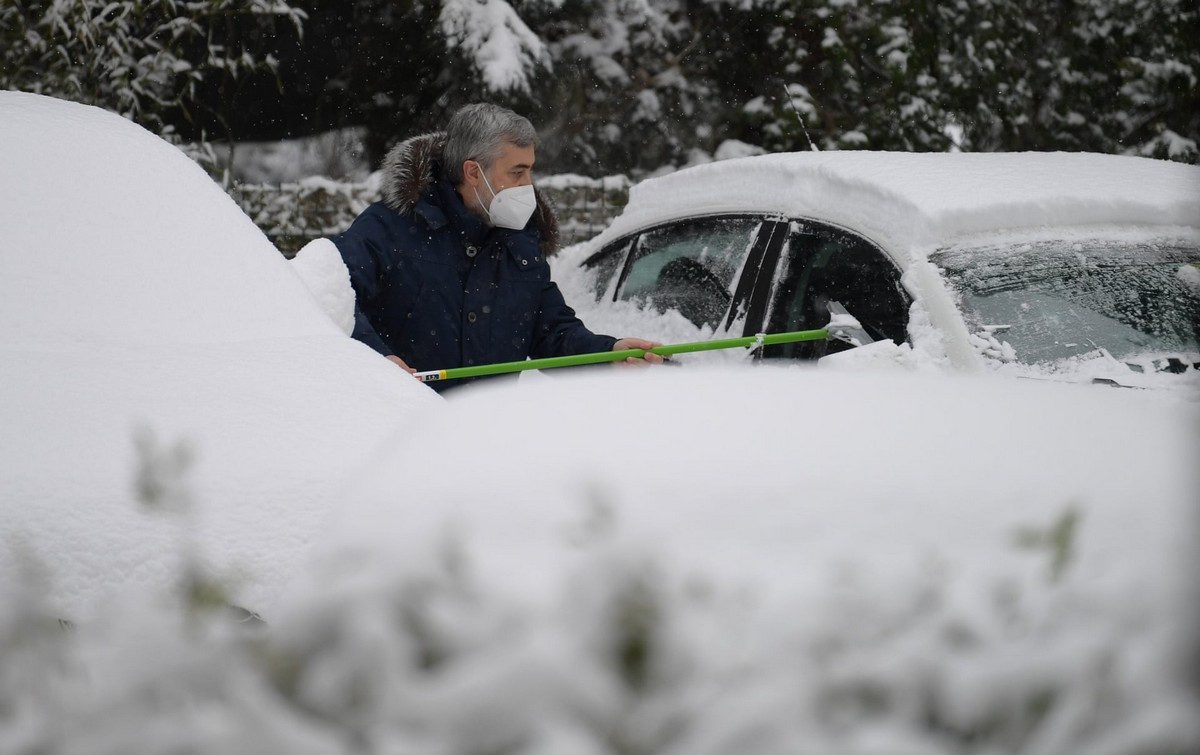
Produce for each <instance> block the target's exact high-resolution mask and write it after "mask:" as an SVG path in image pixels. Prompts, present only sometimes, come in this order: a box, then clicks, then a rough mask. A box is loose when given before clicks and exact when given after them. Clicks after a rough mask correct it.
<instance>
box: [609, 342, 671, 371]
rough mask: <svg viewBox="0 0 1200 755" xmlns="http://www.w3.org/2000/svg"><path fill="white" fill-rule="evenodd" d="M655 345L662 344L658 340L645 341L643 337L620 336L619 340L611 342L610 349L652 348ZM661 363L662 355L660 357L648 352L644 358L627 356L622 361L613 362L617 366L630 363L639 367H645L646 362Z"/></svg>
mask: <svg viewBox="0 0 1200 755" xmlns="http://www.w3.org/2000/svg"><path fill="white" fill-rule="evenodd" d="M655 346H662V344H661V343H659V342H658V341H647V340H646V339H644V338H622V339H621V340H619V341H617V342H616V343H614V344H613V347H612V350H613V351H623V350H625V349H652V348H654V347H655ZM662 363H663V358H662V357H660V356H659V355H658V354H650V353H648V352H647V354H646V357H645V359H638V358H636V357H628V358H627V359H625V361H623V362H613V364H615V365H618V366H625V365H629V364H631V365H637V366H640V367H645V366H646V365H648V364H662Z"/></svg>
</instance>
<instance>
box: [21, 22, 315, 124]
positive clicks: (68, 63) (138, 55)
mask: <svg viewBox="0 0 1200 755" xmlns="http://www.w3.org/2000/svg"><path fill="white" fill-rule="evenodd" d="M240 17H249V18H253V19H256V20H261V21H263V22H264V23H268V24H269V23H274V22H276V21H279V22H282V23H285V24H290V25H294V26H295V27H296V28H299V26H300V24H301V21H302V19H303V17H304V14H303V13H302V12H301V11H299V10H297V9H295V8H293V7H292V6H291V5H289V4H288V3H287V2H286V1H285V0H114V1H112V2H110V1H109V0H60V1H59V2H53V3H45V2H40V1H38V0H7V1H6V2H5V3H4V4H3V6H2V7H0V88H4V89H17V90H22V91H27V92H34V93H37V94H47V95H51V96H54V97H61V98H63V99H69V100H75V101H77V102H83V103H86V104H89V105H97V106H99V107H102V108H105V109H107V110H111V111H113V112H116V113H119V114H121V115H123V116H125V117H127V118H130V119H132V120H134V121H137V122H138V123H140V124H142V125H143V126H145V127H146V128H148V129H150V130H151V131H154V132H156V133H158V134H161V135H163V136H164V137H168V138H170V137H171V136H172V135H173V133H174V127H173V125H172V123H173V121H174V120H178V119H179V118H183V119H187V118H189V117H190V116H191V112H192V110H193V109H194V108H196V107H198V106H200V103H199V102H197V100H196V93H197V87H198V85H199V84H200V83H201V82H206V81H207V82H212V81H214V80H234V79H237V78H238V77H240V76H243V75H245V74H247V73H249V72H251V71H256V70H261V69H267V70H273V69H274V68H275V65H276V62H275V60H274V59H273V58H272V57H271V56H270V55H266V54H264V53H263V52H262V51H261V50H257V49H253V48H251V47H249V46H246V45H240V44H229V43H227V40H226V38H225V37H226V36H227V35H226V34H225V31H226V29H227V27H228V26H230V25H231V24H233V23H234V22H235V20H236V19H238V18H240Z"/></svg>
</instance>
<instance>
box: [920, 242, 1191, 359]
mask: <svg viewBox="0 0 1200 755" xmlns="http://www.w3.org/2000/svg"><path fill="white" fill-rule="evenodd" d="M931 259H932V261H933V262H934V263H935V264H936V265H938V266H939V267H940V268H942V270H943V271H944V272H945V274H946V277H947V278H948V279H949V281H950V283H951V285H952V286H953V287H954V288H955V289H956V290H957V293H958V295H959V297H960V304H961V307H962V309H963V314H964V316H965V318H966V320H967V325H968V328H970V329H971V330H972V332H974V333H983V334H985V335H990V334H995V337H996V338H997V339H1000V340H1003V341H1006V342H1008V344H1010V345H1011V347H1012V349H1013V351H1015V357H1016V359H1017V360H1019V361H1021V362H1024V363H1026V364H1039V363H1047V362H1055V361H1059V360H1063V359H1069V358H1071V357H1074V356H1078V355H1081V354H1086V353H1088V352H1093V351H1096V350H1097V349H1103V350H1104V351H1106V352H1108V353H1109V354H1111V355H1112V356H1113V357H1115V358H1117V359H1130V358H1136V357H1139V356H1144V355H1164V354H1165V355H1172V354H1176V355H1186V356H1187V357H1189V358H1190V357H1193V356H1194V355H1197V354H1200V248H1198V246H1197V244H1195V243H1194V242H1190V243H1189V242H1180V241H1168V242H1129V241H1083V242H1079V241H1046V242H1036V243H1027V244H1019V245H1016V246H1014V245H1012V244H1008V245H993V246H981V247H973V248H956V249H950V250H947V251H945V252H942V253H940V254H936V255H934V256H933V257H932V258H931Z"/></svg>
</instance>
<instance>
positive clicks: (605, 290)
mask: <svg viewBox="0 0 1200 755" xmlns="http://www.w3.org/2000/svg"><path fill="white" fill-rule="evenodd" d="M635 239H636V237H635V236H627V237H626V238H623V239H621V240H620V241H618V242H616V243H615V244H609V245H608V246H606V247H604V248H603V249H601V250H600V251H598V252H596V253H595V254H593V255H592V256H591V257H588V258H587V259H586V260H584V261H583V266H584V267H585V268H587V269H588V270H594V271H596V278H595V283H594V290H595V293H596V299H597V301H598V300H600V299H601V298H602V297H603V296H604V295H605V294H611V293H612V291H613V288H614V287H615V286H616V283H617V274H618V273H620V272H621V263H623V262H624V261H625V258H626V256H628V253H629V246H630V245H631V244H632V243H633V242H634V240H635Z"/></svg>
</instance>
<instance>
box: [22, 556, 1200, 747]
mask: <svg viewBox="0 0 1200 755" xmlns="http://www.w3.org/2000/svg"><path fill="white" fill-rule="evenodd" d="M583 547H586V548H587V550H588V551H589V552H588V554H587V555H586V557H585V558H584V559H583V560H582V561H581V564H580V566H579V567H578V568H577V570H576V571H574V572H571V573H564V574H561V575H558V579H557V580H556V581H557V582H558V584H559V587H560V589H561V594H562V596H563V599H562V601H561V602H560V603H559V604H558V605H557V606H555V607H553V608H551V609H550V610H535V609H533V608H531V607H530V606H529V605H528V604H526V603H523V602H522V601H521V600H519V599H517V598H516V597H515V595H516V593H517V592H518V591H516V590H513V591H509V592H504V591H500V590H497V589H495V588H488V587H485V586H484V584H483V583H481V582H480V581H478V580H477V579H476V577H477V576H478V575H476V574H475V573H473V572H472V569H471V567H470V564H471V557H472V553H470V552H467V551H461V550H458V549H456V547H455V545H454V543H452V542H451V543H448V544H446V545H445V546H444V548H442V549H440V550H439V549H436V548H431V549H430V550H429V552H427V553H425V554H422V555H421V556H419V557H413V558H412V559H410V561H411V566H410V567H409V568H408V569H406V570H403V571H387V570H371V569H367V568H361V567H363V566H364V565H363V564H358V565H354V566H357V567H360V568H351V566H352V565H351V564H346V565H345V566H346V568H345V569H344V570H343V572H342V573H341V574H334V575H332V576H331V577H330V578H329V581H328V582H327V583H326V584H325V587H326V589H324V590H321V591H311V592H309V593H307V594H306V595H305V597H304V598H303V600H300V601H297V602H295V603H294V604H293V605H292V606H291V607H290V608H289V609H288V610H285V611H284V612H283V613H282V614H280V615H279V617H278V619H276V620H273V621H272V622H271V623H270V624H268V625H262V624H258V623H253V622H246V621H240V620H239V617H238V616H236V615H231V614H229V613H228V612H227V611H225V610H223V609H220V608H216V607H212V606H208V607H207V608H206V607H205V606H206V605H207V604H206V603H205V602H204V601H203V600H201V599H199V598H198V597H196V596H197V595H198V593H197V592H196V591H192V592H191V593H190V595H191V596H192V597H191V598H190V599H181V600H179V601H178V602H175V603H169V604H157V605H154V604H141V603H132V602H131V603H126V604H120V605H114V606H113V607H112V610H110V611H108V612H107V613H105V614H104V615H103V616H102V617H100V618H99V620H97V621H95V622H94V623H92V624H89V625H86V626H69V625H64V624H62V623H61V622H59V621H58V617H56V616H54V615H52V614H50V613H48V612H47V611H45V610H44V609H43V608H42V607H41V606H40V605H39V602H38V598H37V588H36V582H35V581H34V580H32V579H31V580H28V581H26V583H25V587H24V589H23V590H22V591H20V592H18V593H17V594H10V595H4V596H3V604H4V605H5V606H6V609H7V610H6V611H4V612H3V614H0V657H3V659H4V662H3V663H2V664H0V751H3V752H8V753H35V752H89V753H112V754H113V755H118V754H120V755H135V754H136V753H161V752H175V751H180V752H183V751H186V752H191V753H198V754H202V753H213V754H214V755H217V754H219V753H228V752H288V753H314V754H316V753H352V752H364V753H413V754H417V753H428V754H429V755H434V754H437V755H452V754H453V755H471V754H475V753H513V754H514V755H515V754H517V753H523V754H528V755H535V754H536V755H599V754H600V753H614V754H616V753H638V754H645V755H649V754H650V753H664V754H666V753H679V754H680V755H682V754H684V753H687V754H688V755H700V754H703V753H729V754H730V755H733V754H735V753H835V752H836V753H842V754H843V755H852V754H854V753H861V754H863V755H867V754H868V753H879V754H881V755H882V754H883V753H898V754H901V755H903V754H906V753H912V754H913V755H916V754H918V753H930V754H932V753H1067V752H1093V753H1111V754H1113V755H1118V754H1121V753H1125V754H1128V755H1134V754H1135V753H1151V752H1155V753H1159V752H1161V753H1168V752H1172V753H1176V752H1177V753H1185V752H1196V751H1197V748H1198V747H1200V719H1197V718H1196V717H1195V715H1194V713H1195V711H1194V709H1193V708H1192V707H1191V706H1193V705H1194V700H1193V699H1191V698H1189V697H1188V696H1187V695H1186V694H1181V692H1180V691H1179V689H1178V688H1176V687H1174V686H1173V685H1172V684H1171V683H1170V680H1169V679H1168V678H1165V677H1164V672H1165V671H1167V670H1166V669H1163V668H1161V667H1159V666H1158V665H1157V664H1155V663H1154V662H1152V661H1151V662H1146V661H1148V660H1149V659H1148V658H1143V657H1141V656H1139V654H1137V653H1131V652H1130V650H1131V648H1130V647H1128V646H1124V645H1123V643H1122V641H1121V640H1120V639H1119V638H1117V637H1114V636H1112V635H1111V634H1109V633H1108V631H1106V628H1107V627H1111V626H1113V625H1112V623H1111V622H1110V621H1109V620H1110V619H1112V618H1113V617H1114V616H1115V615H1116V612H1120V608H1119V607H1117V606H1108V607H1105V606H1103V605H1100V604H1097V603H1096V602H1095V601H1094V600H1093V598H1094V596H1091V595H1089V594H1088V593H1087V591H1086V590H1085V591H1080V590H1078V589H1076V588H1064V587H1062V586H1061V585H1058V584H1056V581H1055V580H1053V579H1050V578H1042V579H1030V580H1028V581H1026V582H1022V583H1012V584H1009V585H1007V589H1005V590H998V591H995V592H993V593H991V594H977V595H972V594H971V588H972V587H973V586H972V585H964V584H961V583H956V580H955V579H954V578H953V575H950V574H948V573H944V572H942V573H939V572H938V570H936V569H930V570H928V571H927V572H926V573H925V574H924V575H907V576H908V577H914V576H915V577H916V578H915V579H911V580H910V581H909V584H908V587H907V588H906V589H902V590H895V589H894V588H895V586H896V585H897V584H899V583H901V582H902V581H903V580H897V579H895V577H896V575H883V574H872V575H859V577H860V578H859V579H856V580H854V579H848V580H847V581H846V582H844V583H842V584H838V583H830V584H829V585H828V587H827V589H826V590H825V591H824V594H823V597H822V598H821V599H820V600H818V601H809V602H806V603H805V604H804V610H797V611H794V612H790V613H783V614H772V613H769V612H764V611H761V610H757V611H756V610H755V609H754V603H753V601H752V600H749V599H748V598H749V596H747V595H745V594H742V593H740V592H739V591H737V590H736V589H731V588H732V585H728V584H722V583H706V584H698V583H695V582H691V581H689V580H688V579H685V578H684V577H685V575H683V574H681V573H678V572H677V571H674V570H672V569H671V568H665V567H664V566H663V565H662V564H660V563H657V562H656V561H655V558H654V556H653V554H651V553H646V552H643V551H640V550H639V549H638V548H637V547H636V546H631V545H629V544H627V543H622V542H620V541H619V539H612V538H606V537H605V536H603V535H596V536H595V539H594V540H593V541H592V542H590V543H588V544H586V545H585V546H583ZM1017 547H1019V545H1018V544H1014V548H1017ZM1036 558H1037V556H1036V555H1034V554H1033V553H1031V554H1030V559H1031V560H1036ZM864 576H865V577H868V578H866V579H863V578H862V577H864ZM970 606H975V608H976V609H977V612H976V613H974V614H972V612H971V611H966V610H964V609H967V608H968V607H970ZM1153 634H1154V633H1153V632H1152V633H1151V635H1153ZM1156 639H1157V640H1162V639H1164V638H1163V637H1154V636H1147V637H1144V638H1143V639H1142V640H1141V641H1142V642H1146V641H1151V642H1152V641H1155V640H1156Z"/></svg>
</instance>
